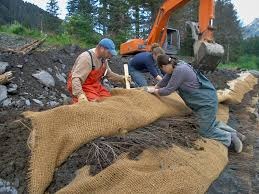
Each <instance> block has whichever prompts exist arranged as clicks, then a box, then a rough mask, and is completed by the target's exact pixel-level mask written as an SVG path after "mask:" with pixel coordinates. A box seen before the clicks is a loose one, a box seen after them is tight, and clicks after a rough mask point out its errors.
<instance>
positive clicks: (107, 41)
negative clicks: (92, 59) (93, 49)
mask: <svg viewBox="0 0 259 194" xmlns="http://www.w3.org/2000/svg"><path fill="white" fill-rule="evenodd" d="M99 45H100V46H103V47H105V48H107V49H108V50H109V52H110V53H111V54H112V55H113V56H114V55H117V52H116V50H115V44H114V42H113V41H112V40H111V39H109V38H104V39H102V40H101V41H100V42H99Z"/></svg>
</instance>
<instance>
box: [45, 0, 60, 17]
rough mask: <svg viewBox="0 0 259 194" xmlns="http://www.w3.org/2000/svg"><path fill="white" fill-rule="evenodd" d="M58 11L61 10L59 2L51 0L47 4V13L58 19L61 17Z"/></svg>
mask: <svg viewBox="0 0 259 194" xmlns="http://www.w3.org/2000/svg"><path fill="white" fill-rule="evenodd" d="M58 10H59V7H58V1H57V0H49V1H48V3H47V12H49V13H50V14H51V15H53V16H55V17H57V16H58V15H59V13H58Z"/></svg>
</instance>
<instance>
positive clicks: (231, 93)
mask: <svg viewBox="0 0 259 194" xmlns="http://www.w3.org/2000/svg"><path fill="white" fill-rule="evenodd" d="M257 83H258V79H257V78H255V77H254V76H253V75H252V74H251V73H249V72H241V73H240V74H239V77H238V78H237V79H235V80H232V81H230V82H228V83H227V84H228V85H229V88H228V89H224V90H218V99H219V102H224V104H238V103H240V102H241V101H242V99H243V96H244V95H245V93H246V92H248V91H250V90H251V89H252V88H253V87H254V85H255V84H257Z"/></svg>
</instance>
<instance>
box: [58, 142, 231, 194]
mask: <svg viewBox="0 0 259 194" xmlns="http://www.w3.org/2000/svg"><path fill="white" fill-rule="evenodd" d="M197 144H199V145H200V146H201V147H204V151H195V150H190V149H188V150H187V149H184V148H181V147H177V146H174V147H173V148H170V149H169V150H160V151H158V150H146V151H144V153H143V154H142V155H141V156H140V159H139V160H137V161H135V160H129V159H127V158H126V157H125V158H123V159H120V160H118V161H116V163H115V164H113V165H111V166H109V167H108V168H106V169H105V170H103V171H101V172H100V173H99V174H97V175H95V176H94V177H92V176H89V172H88V168H87V167H83V168H82V169H80V170H79V171H78V174H77V177H76V178H75V179H74V181H72V182H71V183H70V184H69V185H68V186H66V187H64V188H63V189H61V190H60V191H58V192H57V194H69V193H74V194H85V193H107V194H109V193H110V194H113V193H123V194H124V193H128V194H130V193H185V194H186V193H195V194H198V193H204V192H205V191H206V190H207V189H208V187H209V185H210V184H211V182H212V181H214V180H215V179H216V177H218V176H219V173H220V172H221V171H222V170H223V168H224V167H225V165H226V164H227V162H228V159H227V158H228V157H227V149H226V148H225V147H224V146H223V145H222V144H220V143H218V142H216V141H213V140H208V141H207V142H206V143H205V142H202V141H200V142H197Z"/></svg>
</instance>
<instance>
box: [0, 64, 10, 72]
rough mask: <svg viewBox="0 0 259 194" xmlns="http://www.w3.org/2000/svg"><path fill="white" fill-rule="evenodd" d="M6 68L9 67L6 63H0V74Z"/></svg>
mask: <svg viewBox="0 0 259 194" xmlns="http://www.w3.org/2000/svg"><path fill="white" fill-rule="evenodd" d="M7 66H9V64H8V63H7V62H3V61H0V74H3V73H4V72H5V71H6V68H7Z"/></svg>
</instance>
